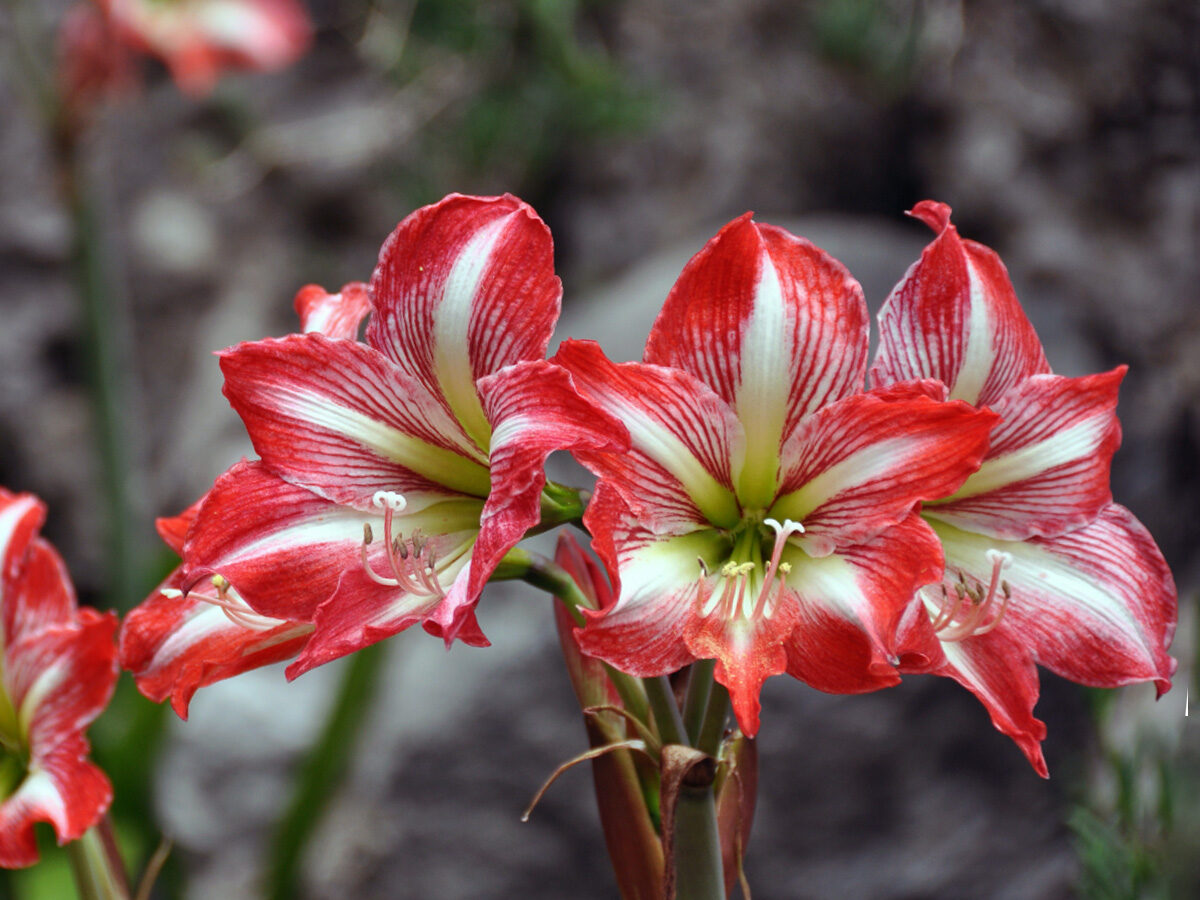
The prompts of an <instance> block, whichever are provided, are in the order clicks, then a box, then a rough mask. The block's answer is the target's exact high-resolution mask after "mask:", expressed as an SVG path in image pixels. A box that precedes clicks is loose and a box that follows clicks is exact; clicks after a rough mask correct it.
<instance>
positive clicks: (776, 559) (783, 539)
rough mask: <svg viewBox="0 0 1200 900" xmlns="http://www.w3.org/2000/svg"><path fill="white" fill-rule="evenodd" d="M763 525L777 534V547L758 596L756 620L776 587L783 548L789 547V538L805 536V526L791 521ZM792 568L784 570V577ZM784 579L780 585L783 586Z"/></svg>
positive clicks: (771, 520) (765, 522)
mask: <svg viewBox="0 0 1200 900" xmlns="http://www.w3.org/2000/svg"><path fill="white" fill-rule="evenodd" d="M763 524H764V525H767V526H769V527H770V528H771V529H772V530H773V531H774V532H775V546H774V547H773V548H772V550H771V562H770V563H769V564H768V565H767V573H766V575H764V576H763V586H762V590H761V591H759V594H758V602H756V603H755V604H754V618H758V617H759V616H761V615H762V614H763V612H764V611H765V610H766V608H767V600H768V599H769V598H770V596H771V591H772V589H773V588H774V587H775V575H776V573H778V572H779V568H780V560H781V559H782V557H783V548H784V547H786V546H787V542H788V538H790V537H791V536H792V535H793V534H804V526H803V525H801V524H800V523H799V522H794V521H792V520H791V519H784V520H783V524H780V523H779V520H778V519H763ZM791 568H792V567H791V566H788V568H787V569H786V570H784V573H783V574H784V575H786V574H787V573H788V572H790V571H791ZM782 583H783V581H782V579H781V580H780V584H782Z"/></svg>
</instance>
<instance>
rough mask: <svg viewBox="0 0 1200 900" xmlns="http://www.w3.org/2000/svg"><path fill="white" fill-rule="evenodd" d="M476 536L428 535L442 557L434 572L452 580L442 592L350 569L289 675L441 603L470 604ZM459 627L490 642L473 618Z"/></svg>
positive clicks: (417, 619) (416, 619) (413, 620)
mask: <svg viewBox="0 0 1200 900" xmlns="http://www.w3.org/2000/svg"><path fill="white" fill-rule="evenodd" d="M474 537H475V534H474V532H473V531H472V532H459V533H457V534H444V535H437V536H435V537H434V538H431V539H430V540H431V543H433V544H434V545H435V547H436V549H437V554H436V555H437V558H438V559H439V560H443V561H444V564H443V565H442V567H441V569H440V571H439V574H438V576H435V577H437V578H438V581H439V582H440V583H443V584H444V583H445V582H446V581H450V584H449V585H448V586H446V587H445V588H444V593H443V595H442V596H437V595H432V594H416V593H411V592H408V591H406V590H404V589H402V588H400V587H387V586H384V585H380V584H378V583H376V582H375V581H373V580H371V579H370V578H369V577H368V576H367V574H366V572H365V571H364V570H363V568H362V567H361V566H360V567H358V568H351V569H347V570H346V571H345V572H344V573H343V575H342V578H341V580H340V581H339V582H338V586H337V590H335V591H334V593H333V595H332V596H331V597H330V598H329V599H328V600H326V601H325V602H324V603H322V604H321V606H320V607H319V608H318V609H317V611H316V614H315V615H314V616H313V625H314V626H315V630H314V631H313V634H312V637H311V638H310V639H309V641H308V643H307V645H305V648H304V651H303V652H302V653H301V654H300V657H299V658H298V659H297V660H296V661H295V662H294V663H292V664H291V665H290V666H288V668H287V677H288V679H293V678H296V677H298V676H300V675H302V674H304V673H305V672H307V671H308V670H309V669H313V668H316V667H317V666H320V665H324V664H325V663H327V662H332V661H333V660H335V659H338V658H340V657H342V656H346V655H348V654H350V653H353V652H355V651H356V650H361V649H363V648H364V647H368V646H370V645H371V644H375V643H378V642H379V641H382V640H384V639H385V638H389V637H391V636H392V635H394V634H398V633H399V632H401V631H403V630H405V629H406V628H409V627H411V626H413V625H416V624H419V623H423V622H425V621H426V620H427V619H428V618H429V617H430V615H431V614H432V613H433V612H434V611H435V610H437V609H438V607H439V606H441V605H443V604H444V605H445V606H447V607H448V608H450V609H459V608H461V607H464V606H468V602H467V600H466V592H467V582H468V579H469V570H468V568H467V564H468V563H469V562H470V558H471V544H472V541H473V539H474ZM451 579H452V580H451ZM460 629H461V630H462V632H465V633H466V634H469V635H471V636H472V637H476V638H477V639H476V640H474V641H473V643H475V645H476V646H478V645H480V644H482V645H484V646H486V644H487V641H486V639H482V640H479V638H482V635H477V634H476V632H477V628H475V627H474V620H473V618H470V619H468V620H466V621H464V622H462V623H461V624H460ZM457 636H459V637H462V636H463V635H462V634H459V635H457Z"/></svg>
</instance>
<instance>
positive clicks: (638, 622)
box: [577, 481, 722, 677]
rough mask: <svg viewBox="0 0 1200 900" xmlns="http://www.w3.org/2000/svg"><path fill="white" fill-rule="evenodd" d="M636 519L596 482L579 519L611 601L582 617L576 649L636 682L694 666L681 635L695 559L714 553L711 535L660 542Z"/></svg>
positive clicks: (693, 598)
mask: <svg viewBox="0 0 1200 900" xmlns="http://www.w3.org/2000/svg"><path fill="white" fill-rule="evenodd" d="M639 523H640V516H638V515H636V514H635V513H634V512H633V511H632V510H631V509H630V508H629V506H628V505H627V504H626V503H625V501H624V500H623V499H622V497H621V495H620V493H619V492H618V491H617V490H616V489H615V488H613V487H612V486H611V485H610V484H609V483H608V482H604V481H601V482H600V484H599V485H598V486H597V489H596V494H595V496H594V497H593V498H592V502H591V503H590V504H589V505H588V510H587V513H586V514H585V515H584V524H585V525H587V527H588V530H589V531H591V532H592V534H594V535H596V538H595V541H594V543H593V549H595V551H596V553H597V555H598V556H599V557H600V558H601V560H603V561H604V563H605V565H606V567H607V568H608V571H609V575H610V577H611V579H612V581H613V589H614V591H615V592H616V594H617V601H616V603H615V604H613V605H612V606H610V607H608V608H607V609H605V610H603V611H601V612H596V613H592V612H586V613H585V615H586V616H587V617H588V621H587V624H586V625H585V626H584V628H583V629H582V630H581V631H579V632H577V634H578V638H579V646H580V648H581V649H582V650H583V652H584V653H586V654H587V655H589V656H595V657H598V658H599V659H602V660H604V661H605V662H607V663H609V664H611V665H613V666H616V667H617V668H618V669H620V670H621V671H622V672H627V673H629V674H630V675H634V676H637V677H651V676H657V675H665V674H668V673H670V672H674V671H675V670H677V669H679V668H682V667H683V666H685V665H687V664H688V663H691V662H694V661H695V655H694V654H693V653H692V652H691V650H690V649H689V648H688V646H687V644H686V642H685V640H684V630H685V628H686V627H687V624H688V622H689V620H690V618H691V617H692V616H693V615H694V612H695V609H696V607H697V606H698V605H699V603H700V598H701V587H702V584H701V582H702V574H703V573H702V570H701V566H700V563H699V562H698V559H701V558H703V559H712V558H715V557H716V555H717V552H718V550H719V549H720V548H721V546H722V541H721V538H720V536H719V535H718V534H717V532H715V531H712V530H704V531H694V532H692V533H690V534H684V535H680V536H677V537H663V536H661V535H657V534H654V533H653V532H651V531H649V530H647V529H646V528H643V527H641V525H640V524H639Z"/></svg>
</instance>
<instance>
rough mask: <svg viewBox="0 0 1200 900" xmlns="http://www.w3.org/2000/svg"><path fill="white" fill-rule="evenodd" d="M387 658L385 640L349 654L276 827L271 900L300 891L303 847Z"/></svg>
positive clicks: (348, 755) (338, 777)
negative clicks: (320, 728)
mask: <svg viewBox="0 0 1200 900" xmlns="http://www.w3.org/2000/svg"><path fill="white" fill-rule="evenodd" d="M386 659H387V655H386V653H385V650H384V644H383V643H378V644H372V645H371V646H369V647H364V648H363V649H362V650H359V651H357V652H356V653H354V654H353V655H352V656H351V657H350V663H349V668H347V670H346V673H345V676H344V678H343V681H342V686H341V690H340V691H339V692H338V696H337V699H336V700H335V701H334V705H333V709H332V710H331V712H330V715H329V718H328V719H327V720H326V722H325V728H324V730H323V731H322V732H321V735H320V737H319V738H318V739H317V742H316V744H314V745H313V748H312V750H310V751H309V755H308V759H307V760H305V762H304V767H303V769H302V770H301V772H300V774H299V777H298V778H297V781H296V787H295V793H294V794H293V795H292V800H291V803H290V804H289V806H288V809H287V811H286V812H285V813H284V815H283V816H282V818H280V820H279V822H278V824H277V825H276V828H275V835H274V839H273V841H272V844H271V851H270V862H269V865H268V869H267V880H266V887H265V896H267V897H269V898H270V900H292V898H294V897H296V896H297V895H298V894H299V884H300V863H301V861H302V859H303V856H304V849H305V847H306V846H307V845H308V841H309V839H310V838H311V837H312V835H313V832H314V831H315V830H316V828H317V825H318V824H319V823H320V821H321V816H322V814H323V813H324V812H325V809H326V808H327V807H328V806H329V802H330V800H331V799H332V798H333V794H334V791H335V790H337V788H338V786H339V785H340V784H341V783H342V780H343V778H344V777H345V775H346V771H347V770H348V769H349V767H350V762H351V760H352V758H353V753H354V748H355V746H356V744H357V738H358V735H359V734H360V733H361V732H362V726H363V724H364V722H365V721H366V718H367V713H368V712H369V711H370V709H371V706H372V701H373V700H374V698H375V693H376V689H377V688H378V684H379V673H380V671H381V670H382V668H383V664H384V662H385V661H386Z"/></svg>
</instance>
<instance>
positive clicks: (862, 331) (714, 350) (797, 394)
mask: <svg viewBox="0 0 1200 900" xmlns="http://www.w3.org/2000/svg"><path fill="white" fill-rule="evenodd" d="M867 329H868V318H867V307H866V302H865V301H864V299H863V294H862V288H861V287H859V284H858V282H857V281H855V280H854V279H853V278H852V277H851V276H850V273H849V272H847V271H846V269H845V267H843V266H842V265H841V263H839V262H837V261H836V260H835V259H833V257H831V256H829V255H828V254H827V253H825V252H824V251H822V250H820V249H818V248H817V247H814V246H813V245H812V244H810V243H809V242H808V241H806V240H803V239H802V238H798V237H795V236H794V235H792V234H789V233H788V232H787V231H784V230H783V229H782V228H776V227H774V226H772V225H760V224H758V223H756V222H754V221H752V220H751V218H750V214H749V213H747V214H746V215H744V216H742V217H741V218H739V219H735V220H734V221H732V222H730V223H729V224H728V225H726V226H725V227H724V228H723V229H721V231H720V232H719V233H718V234H717V236H716V237H714V238H713V239H712V240H711V241H709V243H708V245H707V246H705V248H704V249H703V250H701V251H700V252H699V253H698V254H696V256H694V257H693V258H692V260H691V261H690V262H689V263H688V264H687V266H686V267H685V268H684V270H683V273H682V274H681V275H680V276H679V280H678V281H677V282H676V283H675V286H674V287H673V288H672V289H671V293H670V295H669V296H668V297H667V301H666V303H665V304H664V306H663V309H662V312H661V313H660V314H659V316H658V319H657V321H655V323H654V327H653V329H652V330H651V332H650V339H649V341H647V343H646V352H645V355H644V357H643V359H644V360H645V361H646V362H648V363H654V364H657V365H663V366H672V367H675V368H679V369H683V370H684V371H686V372H689V373H691V374H692V375H694V376H695V377H697V378H699V379H700V380H701V381H703V382H704V383H705V384H707V385H709V386H710V387H711V388H712V389H713V390H715V391H716V392H717V394H718V395H719V396H720V397H722V398H723V399H724V400H725V401H726V402H727V403H728V404H729V405H730V406H732V407H733V409H734V410H735V412H736V414H737V417H738V418H739V419H740V420H741V422H742V424H743V425H744V426H745V429H746V434H747V435H749V436H751V437H752V440H749V441H748V442H747V444H746V448H745V456H744V458H743V460H739V461H738V462H739V464H738V465H737V466H736V467H735V475H736V477H737V485H738V492H739V495H740V496H741V497H742V501H743V503H744V505H746V506H750V507H756V506H765V505H767V504H769V503H770V501H771V499H772V498H773V497H774V493H775V479H776V477H777V465H778V452H779V444H780V442H781V441H782V440H783V438H784V436H785V435H786V434H788V433H789V432H790V431H791V430H792V429H793V428H795V426H796V423H797V422H798V421H799V420H800V419H801V418H803V417H804V416H806V415H808V414H810V413H812V412H814V411H816V410H817V409H820V408H821V407H822V406H825V405H826V404H828V403H832V402H833V401H835V400H840V399H841V398H843V397H846V396H848V395H850V394H852V393H854V392H855V391H858V390H861V389H862V384H863V375H864V372H865V370H866V360H867Z"/></svg>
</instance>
